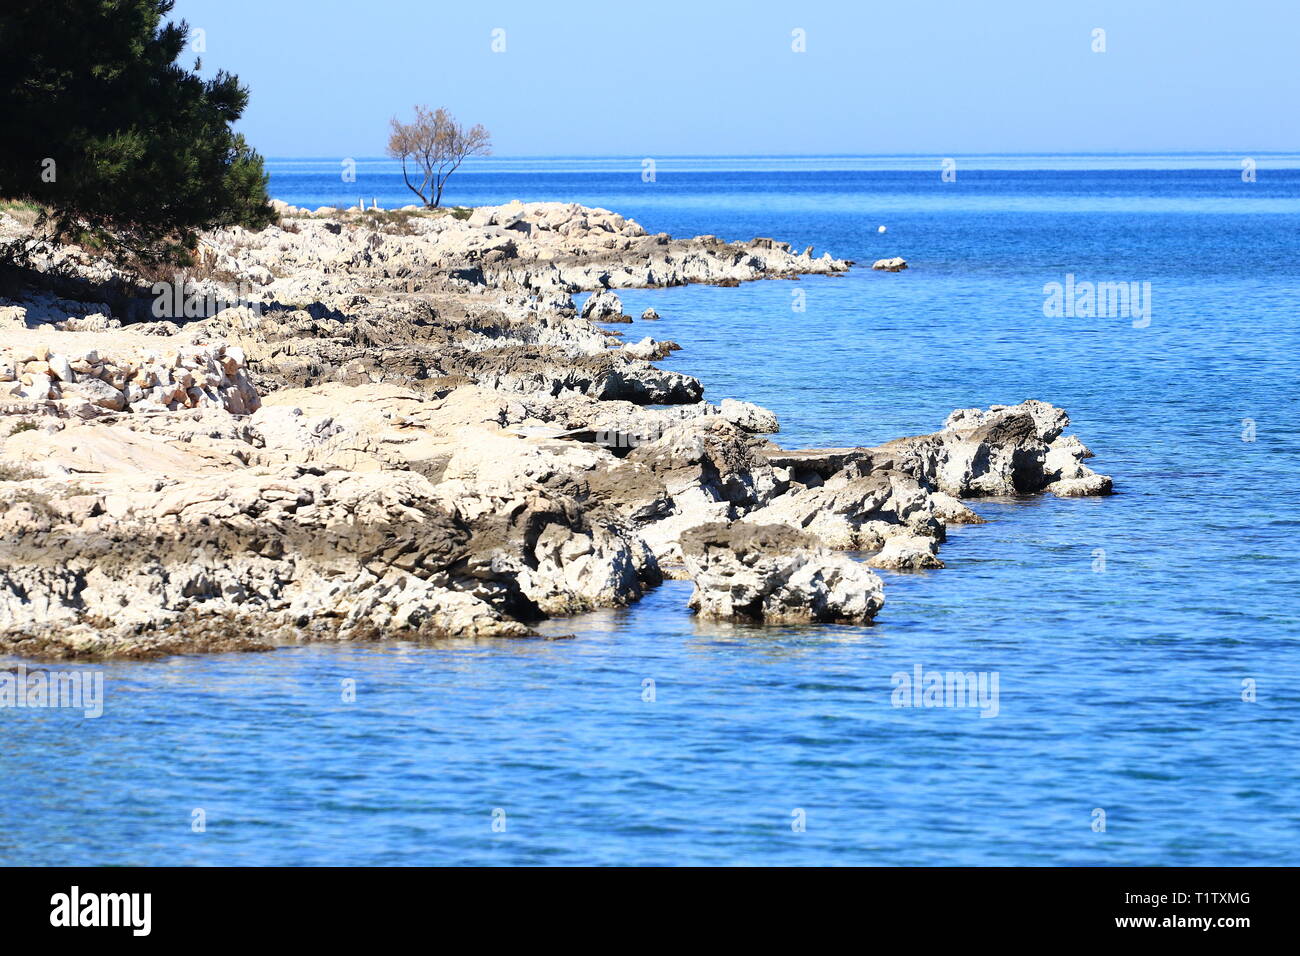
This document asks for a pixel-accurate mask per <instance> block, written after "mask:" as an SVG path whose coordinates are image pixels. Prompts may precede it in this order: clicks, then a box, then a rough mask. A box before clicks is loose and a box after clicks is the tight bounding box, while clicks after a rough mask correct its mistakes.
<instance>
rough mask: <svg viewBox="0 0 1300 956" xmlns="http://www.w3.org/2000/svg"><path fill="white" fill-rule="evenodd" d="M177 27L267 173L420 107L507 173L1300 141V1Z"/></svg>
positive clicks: (537, 10)
mask: <svg viewBox="0 0 1300 956" xmlns="http://www.w3.org/2000/svg"><path fill="white" fill-rule="evenodd" d="M172 16H173V18H174V19H182V18H183V19H185V20H188V21H189V23H190V25H191V27H197V28H202V29H203V30H204V31H205V35H204V38H203V39H204V42H205V44H206V47H207V49H206V51H205V52H204V53H203V54H202V58H203V68H204V73H211V72H213V71H215V70H216V69H217V68H224V69H228V70H230V71H232V72H235V73H237V74H238V75H239V77H240V79H241V80H242V81H243V82H244V83H246V84H247V85H248V86H249V87H250V88H251V90H252V103H251V105H250V107H249V110H248V112H247V113H246V114H245V118H244V120H243V121H242V123H241V125H240V128H241V129H242V131H243V132H244V133H245V134H246V135H247V136H248V138H249V140H250V141H251V142H252V143H253V145H254V146H255V147H257V148H258V149H259V150H260V151H261V152H262V153H263V154H264V155H268V156H377V155H380V154H381V153H382V152H383V148H384V144H385V141H386V138H387V124H388V119H389V117H390V116H392V115H393V114H394V113H399V114H406V113H408V112H409V111H410V109H411V107H412V106H413V105H414V104H415V103H427V104H429V105H431V106H439V105H443V106H447V107H448V108H449V109H451V111H452V112H453V113H454V114H455V115H456V116H457V117H459V118H460V119H462V120H464V121H467V122H471V123H472V122H481V123H483V124H484V125H486V126H487V127H488V128H489V129H490V130H491V131H492V133H493V137H494V141H495V145H496V152H497V153H498V154H499V155H514V156H523V155H626V156H669V155H682V154H719V153H720V154H772V153H805V154H807V153H934V154H938V155H945V156H946V155H960V154H964V153H981V152H995V153H1006V152H1151V151H1164V150H1226V151H1236V152H1242V153H1243V154H1244V153H1251V152H1260V151H1266V150H1294V149H1296V148H1297V147H1300V136H1297V132H1296V131H1297V122H1296V119H1297V112H1298V109H1300V70H1297V69H1296V68H1295V62H1296V55H1297V54H1296V43H1297V39H1298V38H1300V3H1297V2H1293V0H1233V2H1230V3H1223V2H1222V0H1217V2H1212V0H1123V2H1079V0H998V2H980V0H971V2H958V0H924V2H922V0H893V2H890V3H882V2H875V0H858V2H854V3H816V2H807V3H803V4H796V3H791V2H788V0H787V2H784V3H767V2H760V0H746V2H716V0H715V2H706V0H693V2H678V0H652V2H646V3H622V2H615V0H606V2H603V3H600V2H590V3H589V2H570V0H554V2H541V0H534V2H530V3H513V2H511V3H489V2H468V3H446V2H440V0H372V2H369V3H363V2H359V0H314V2H312V3H306V2H294V3H288V2H273V0H178V2H177V3H176V8H175V10H174V11H173V14H172ZM1096 28H1101V29H1103V30H1105V45H1106V51H1105V52H1104V53H1095V52H1093V49H1092V47H1093V44H1094V38H1093V30H1094V29H1096ZM497 29H500V30H504V31H505V33H504V40H505V50H504V52H499V53H498V52H493V50H492V44H493V31H494V30H497ZM796 29H800V30H803V31H804V35H805V36H806V51H805V52H802V53H796V52H794V51H793V50H792V48H791V47H792V42H793V38H792V31H794V30H796Z"/></svg>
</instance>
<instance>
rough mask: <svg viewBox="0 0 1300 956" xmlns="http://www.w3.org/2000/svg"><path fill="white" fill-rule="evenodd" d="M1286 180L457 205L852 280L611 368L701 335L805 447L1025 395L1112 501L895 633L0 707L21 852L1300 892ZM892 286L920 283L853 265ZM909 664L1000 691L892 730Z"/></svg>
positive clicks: (891, 180) (160, 679) (1009, 163)
mask: <svg viewBox="0 0 1300 956" xmlns="http://www.w3.org/2000/svg"><path fill="white" fill-rule="evenodd" d="M1045 166H1054V167H1057V168H1055V169H1045V168H1034V167H1045ZM1298 166H1300V163H1298V162H1296V161H1295V158H1294V157H1260V158H1259V171H1258V180H1257V181H1256V182H1253V183H1252V182H1243V181H1242V177H1241V165H1240V157H1227V156H1223V157H1213V156H1211V157H1117V158H1116V157H1111V158H1107V157H1091V158H1084V159H1065V160H1057V159H1051V158H1043V157H1039V158H1014V157H1013V158H984V159H982V160H980V159H972V160H963V159H960V158H959V159H958V169H957V180H956V182H943V181H941V178H940V175H939V160H938V159H937V158H936V159H933V160H929V159H926V160H909V159H902V158H899V159H852V158H839V159H809V160H796V159H788V158H787V159H770V160H764V159H747V160H726V159H711V160H700V159H696V160H676V161H672V160H663V161H660V162H659V163H658V166H657V170H656V181H655V182H651V183H646V182H643V181H642V179H641V170H642V163H641V160H640V159H639V158H636V159H627V160H536V161H531V160H503V161H495V162H487V163H480V164H478V165H477V166H475V167H473V168H469V169H467V170H465V171H463V172H462V173H460V174H458V175H457V177H456V178H454V179H453V180H452V185H451V187H450V188H449V190H448V193H447V195H446V197H445V201H446V202H447V203H448V204H465V205H476V204H484V203H498V202H504V201H508V200H510V199H514V198H521V199H526V200H534V199H535V200H543V199H548V200H550V199H553V200H565V201H578V202H583V203H588V204H593V205H601V206H605V207H607V208H611V209H614V210H616V211H618V212H621V213H624V214H625V215H628V216H631V217H633V218H635V219H637V220H638V221H639V222H641V223H642V224H643V225H644V226H645V227H646V228H647V229H649V230H650V231H652V232H655V231H661V230H662V231H667V232H671V233H673V234H675V235H695V234H700V233H713V234H717V235H720V236H722V237H724V238H726V239H741V238H745V239H747V238H752V237H753V236H758V235H762V236H773V237H775V238H778V239H782V240H786V241H790V242H792V243H793V244H794V245H796V247H799V248H802V247H803V246H804V245H807V244H815V245H816V246H817V254H820V253H821V252H822V251H826V250H829V251H830V252H832V253H833V254H834V255H836V256H837V257H844V258H851V259H854V260H857V261H858V262H859V266H858V267H856V268H854V269H853V270H852V272H851V273H850V274H849V275H848V276H847V277H844V278H833V279H827V278H821V279H818V278H806V279H803V280H802V281H799V282H790V281H777V282H763V283H750V284H746V285H744V286H741V287H739V288H732V289H725V288H713V287H688V288H678V289H666V290H652V291H633V292H628V293H626V294H624V295H623V299H624V303H625V306H626V307H627V309H626V310H627V311H628V312H630V313H632V314H633V315H639V314H640V312H641V310H643V309H644V308H645V307H646V306H647V305H653V306H654V307H655V308H656V309H657V310H658V311H659V312H660V313H661V314H662V316H663V321H662V322H659V323H657V324H654V325H648V324H647V325H642V324H640V323H638V324H636V325H633V326H630V327H621V328H622V329H623V330H624V331H625V332H627V334H629V335H632V336H636V337H639V336H640V335H643V334H649V335H653V336H654V337H655V338H671V339H674V340H676V341H677V342H679V343H681V344H682V345H683V346H684V350H683V351H682V352H679V353H677V354H675V355H674V356H673V357H672V358H671V359H670V360H668V362H667V363H665V364H667V365H668V366H669V367H672V368H677V369H680V370H682V371H685V372H688V373H690V374H693V375H696V376H698V377H700V378H701V379H702V380H703V381H704V382H705V383H706V386H707V392H706V397H708V398H711V399H713V400H715V401H716V400H718V399H721V398H723V397H727V396H731V397H736V398H743V399H748V400H751V401H755V402H758V403H760V404H762V405H765V406H767V407H769V408H771V409H773V410H774V411H775V412H777V413H778V415H779V416H780V418H781V421H782V435H780V436H778V440H779V441H781V442H782V443H783V444H786V445H787V446H791V447H795V446H803V445H823V444H869V443H874V442H878V441H881V440H884V439H887V438H890V437H894V436H897V435H902V434H908V433H917V432H923V431H929V430H933V429H935V428H937V427H939V426H940V425H941V424H942V422H943V420H944V417H945V416H946V415H947V413H948V412H949V411H951V410H952V409H954V408H959V407H965V406H972V405H988V404H990V403H995V402H1001V403H1011V402H1018V401H1021V400H1023V399H1025V398H1030V397H1033V398H1040V399H1043V400H1046V401H1050V402H1053V403H1055V404H1057V405H1060V406H1062V407H1064V408H1066V409H1068V410H1069V412H1070V414H1071V416H1072V418H1073V420H1074V426H1073V431H1075V432H1076V433H1077V434H1078V435H1079V436H1080V437H1081V438H1082V439H1083V440H1084V442H1085V443H1086V444H1088V445H1089V446H1090V447H1091V448H1092V449H1093V451H1094V452H1096V455H1097V457H1096V459H1095V460H1094V461H1093V462H1092V465H1093V466H1094V467H1095V468H1096V469H1097V470H1099V471H1101V472H1103V473H1106V474H1110V475H1112V476H1113V477H1114V479H1115V485H1116V488H1117V491H1118V494H1116V495H1115V496H1114V497H1111V498H1107V499H1083V500H1058V499H1055V498H1040V499H1031V500H1023V501H987V502H976V503H975V508H976V510H977V511H978V512H979V513H980V514H982V515H983V516H984V517H986V518H987V519H988V521H989V523H988V524H986V525H982V526H975V527H968V528H960V529H956V530H955V531H954V532H953V533H952V534H951V537H950V540H949V542H948V544H947V545H946V546H945V547H944V549H943V551H942V557H943V559H944V561H945V562H946V563H947V565H948V566H947V568H946V569H944V570H941V571H935V572H930V573H924V574H915V575H899V574H886V575H884V577H885V579H886V598H887V604H886V606H885V608H884V610H883V611H882V612H881V614H880V616H879V618H878V621H877V623H876V625H875V626H873V627H869V628H856V627H818V628H772V629H767V630H759V629H744V628H733V627H727V626H718V625H707V624H704V623H701V622H698V621H696V620H694V619H693V618H692V617H691V616H690V614H689V613H688V612H687V611H686V610H685V603H686V599H687V596H688V594H689V591H690V586H689V585H688V584H684V583H679V582H670V583H668V584H665V585H664V586H663V587H662V588H660V589H659V590H657V591H656V592H654V593H653V594H651V595H650V596H649V597H648V598H647V599H646V600H644V601H643V602H642V603H641V604H640V605H638V606H636V607H633V608H631V609H628V610H625V611H618V612H605V613H600V614H594V615H590V616H587V617H583V618H579V619H575V620H567V621H556V622H552V624H551V625H549V630H550V631H551V632H552V633H554V634H556V635H560V634H569V633H571V634H573V635H574V637H573V639H572V640H561V641H552V642H481V643H455V644H447V645H438V646H427V647H424V646H410V645H392V646H375V647H357V646H344V647H335V646H314V647H293V648H286V649H283V650H280V651H278V652H276V653H273V654H266V655H250V656H224V657H214V658H177V659H173V660H168V661H164V662H161V663H149V664H130V665H114V666H111V667H109V668H106V674H107V704H106V710H105V714H104V716H103V717H102V718H100V719H98V720H85V719H83V718H82V717H81V716H79V715H78V714H76V713H72V712H68V711H15V710H0V727H2V728H3V736H2V737H0V779H3V781H4V783H3V787H4V797H3V800H2V801H0V861H3V862H6V863H102V864H164V863H181V864H188V863H212V864H260V863H275V864H448V863H479V864H482V863H488V864H507V863H526V864H546V863H551V864H577V863H600V864H631V863H648V864H701V863H704V864H736V863H739V864H779V863H785V864H823V863H825V864H940V863H956V864H1085V865H1125V864H1156V865H1160V864H1171V865H1176V864H1184V865H1185V864H1194V865H1213V864H1226V865H1236V864H1265V865H1273V864H1291V865H1295V864H1297V863H1300V803H1298V801H1300V787H1298V786H1297V783H1298V780H1297V777H1298V776H1300V762H1298V760H1297V754H1300V628H1298V627H1297V617H1298V616H1297V611H1296V602H1297V598H1298V597H1300V572H1298V571H1297V564H1296V562H1297V557H1300V548H1297V545H1296V534H1297V532H1300V503H1298V501H1297V493H1298V492H1297V489H1298V488H1300V437H1298V434H1297V430H1298V429H1300V398H1298V397H1297V385H1298V383H1300V332H1298V331H1297V329H1298V328H1300V323H1298V322H1297V311H1298V306H1300V256H1298V254H1300V169H1297V168H1295V167H1298ZM1107 167H1110V168H1107ZM1286 167H1291V168H1286ZM271 169H272V171H273V177H272V190H271V191H272V194H273V195H275V196H277V197H279V198H282V199H285V200H287V201H289V202H293V203H296V204H306V205H311V206H316V205H320V204H326V203H328V204H335V203H337V204H349V203H355V202H356V200H357V197H358V196H365V198H366V199H367V201H369V200H370V198H371V197H377V198H378V199H379V201H380V204H381V205H383V206H385V207H389V208H391V207H393V206H397V205H401V204H404V203H405V202H407V201H408V199H410V198H412V197H410V196H409V194H407V195H405V196H404V195H403V188H402V187H401V184H400V180H398V179H397V178H396V177H395V176H394V174H393V171H392V168H391V166H389V165H388V164H386V163H381V162H362V163H360V164H359V167H358V179H357V182H356V183H343V182H342V181H341V179H340V177H339V173H338V169H339V162H338V161H337V160H333V159H331V160H321V161H304V160H294V161H288V160H284V161H275V162H272V163H271ZM879 225H885V226H886V227H887V229H888V231H887V232H886V233H883V234H881V233H879V232H878V231H877V226H879ZM894 255H901V256H904V257H905V258H906V259H907V260H908V261H909V262H910V263H911V266H912V268H911V270H910V271H908V272H904V273H900V274H896V275H890V274H882V273H873V272H872V271H871V270H870V269H869V264H870V262H871V261H872V260H874V259H877V258H881V257H886V256H894ZM864 264H865V265H866V266H868V267H867V268H864V267H863V265H864ZM1067 273H1069V274H1073V275H1074V276H1075V277H1076V281H1080V282H1081V281H1094V282H1095V281H1124V282H1138V283H1150V289H1151V298H1150V302H1151V312H1150V322H1149V325H1146V326H1145V327H1137V328H1135V327H1134V323H1133V321H1132V320H1131V319H1130V318H1128V317H1116V316H1108V317H1074V318H1046V317H1045V316H1044V314H1043V302H1044V291H1043V290H1044V285H1045V284H1047V283H1050V282H1053V281H1057V282H1064V280H1065V276H1066V274H1067ZM796 292H801V293H803V296H802V299H803V304H804V306H805V308H804V311H802V312H799V311H795V310H794V309H793V308H792V306H793V305H794V304H795V302H796V299H797V297H796V296H795V293H796ZM1252 427H1253V438H1254V440H1253V441H1248V440H1244V439H1245V438H1249V437H1252V435H1251V429H1252ZM917 665H920V666H921V667H922V669H923V670H924V671H962V672H971V671H973V672H996V673H997V674H998V676H999V681H1000V684H999V687H1000V697H999V707H998V713H997V716H996V717H993V718H985V717H981V713H980V711H979V710H978V709H976V708H970V707H966V708H962V707H934V708H899V707H894V706H892V704H891V694H892V691H893V689H894V683H893V681H892V675H894V674H895V673H897V672H907V673H909V674H910V673H912V672H913V669H914V668H915V667H916V666H917ZM347 679H351V680H354V681H355V682H356V688H357V698H356V701H355V702H354V703H345V702H343V700H342V699H341V686H342V685H341V682H342V681H344V680H347ZM648 681H653V690H654V695H653V696H654V699H653V701H649V700H646V699H644V698H645V697H646V696H649V695H648V693H647V690H646V688H647V686H648V685H647V682H648ZM1247 687H1253V688H1254V698H1255V699H1254V700H1243V691H1244V689H1245V688H1247ZM1246 696H1251V695H1249V694H1247V695H1246ZM196 809H202V810H203V811H204V813H205V815H206V830H205V831H204V832H201V833H197V832H193V831H192V828H191V821H192V819H193V813H194V811H195V810H196ZM1098 810H1103V811H1104V812H1105V829H1104V831H1099V830H1098V829H1096V828H1095V827H1094V821H1095V820H1096V819H1098V816H1097V813H1096V811H1098ZM494 811H495V819H496V820H497V828H496V829H494V826H493V822H494ZM801 818H802V819H803V820H804V821H805V824H806V825H805V827H804V828H803V829H802V831H800V830H799V829H798V828H797V827H796V826H794V825H792V824H796V823H797V822H798V821H799V819H801ZM502 823H504V829H501V825H502Z"/></svg>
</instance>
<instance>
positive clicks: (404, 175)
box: [402, 156, 429, 206]
mask: <svg viewBox="0 0 1300 956" xmlns="http://www.w3.org/2000/svg"><path fill="white" fill-rule="evenodd" d="M402 179H403V181H405V183H406V188H407V189H409V190H410V191H411V192H413V193H415V194H416V195H417V196H419V197H420V202H422V203H424V204H425V205H426V206H427V205H429V200H427V199H425V198H424V193H422V192H420V190H418V189H416V188H415V187H414V186H412V185H411V180H410V179H408V178H407V175H406V157H405V156H403V157H402Z"/></svg>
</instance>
